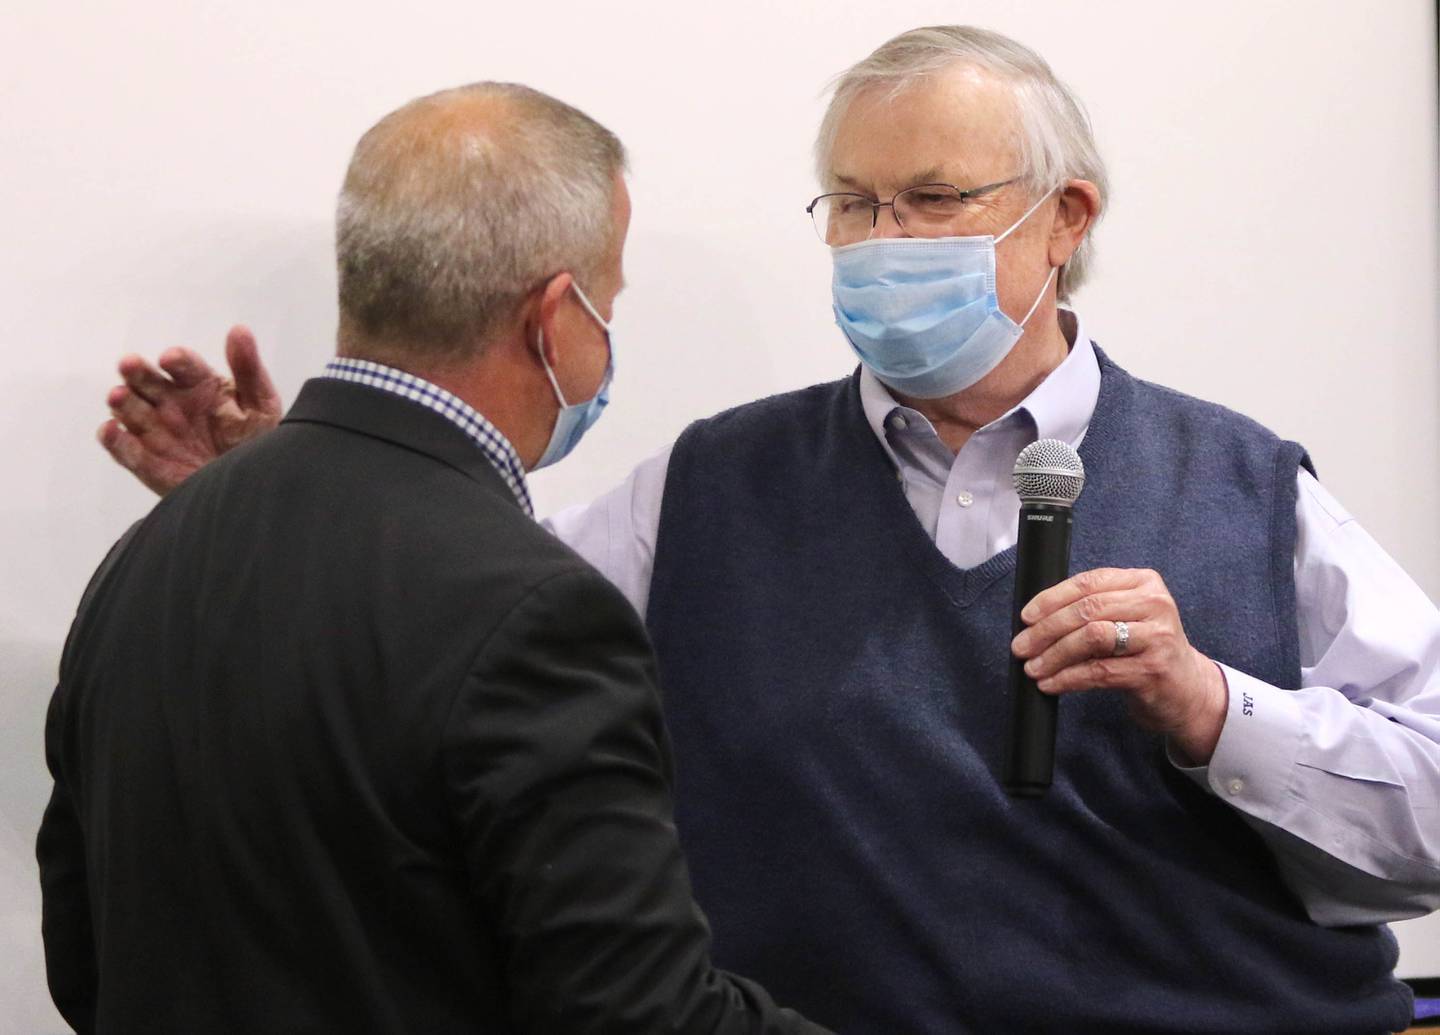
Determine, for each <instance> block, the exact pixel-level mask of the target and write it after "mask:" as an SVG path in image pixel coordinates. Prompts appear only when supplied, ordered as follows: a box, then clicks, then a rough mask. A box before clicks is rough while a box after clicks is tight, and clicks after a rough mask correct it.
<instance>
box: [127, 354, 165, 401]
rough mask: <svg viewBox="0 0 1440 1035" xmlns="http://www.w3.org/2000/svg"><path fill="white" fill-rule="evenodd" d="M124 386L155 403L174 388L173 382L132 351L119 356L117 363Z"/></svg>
mask: <svg viewBox="0 0 1440 1035" xmlns="http://www.w3.org/2000/svg"><path fill="white" fill-rule="evenodd" d="M118 369H119V371H120V376H121V377H122V378H123V379H124V381H125V384H126V386H127V387H128V388H129V389H130V390H131V391H132V392H134V393H135V394H136V395H138V396H140V398H142V399H144V400H145V401H147V402H151V403H156V402H159V401H160V400H161V399H163V398H164V397H165V396H166V395H167V394H169V393H170V392H172V391H174V390H175V383H174V382H173V381H171V380H170V379H169V378H168V377H166V376H165V375H164V374H162V373H160V371H159V370H156V369H155V367H153V366H151V365H150V363H149V362H148V361H147V360H146V359H145V358H144V357H142V356H137V355H135V354H134V353H133V352H132V353H130V354H129V355H125V356H121V357H120V363H119V364H118Z"/></svg>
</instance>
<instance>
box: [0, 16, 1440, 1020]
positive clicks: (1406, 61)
mask: <svg viewBox="0 0 1440 1035" xmlns="http://www.w3.org/2000/svg"><path fill="white" fill-rule="evenodd" d="M957 20H965V21H970V22H974V23H976V24H981V25H987V26H990V27H992V28H996V29H999V30H1001V31H1004V32H1007V33H1010V34H1012V35H1014V36H1016V37H1018V38H1019V39H1021V40H1023V41H1025V42H1027V43H1029V44H1031V45H1032V46H1034V47H1036V48H1037V49H1039V50H1040V51H1041V52H1042V53H1043V54H1045V55H1047V56H1048V58H1049V59H1050V61H1051V62H1052V64H1053V65H1054V66H1055V67H1056V69H1057V71H1058V72H1059V74H1060V75H1061V76H1062V77H1063V78H1065V79H1066V80H1068V81H1069V82H1070V83H1071V84H1072V85H1073V86H1074V87H1075V88H1076V89H1077V91H1078V92H1079V94H1080V95H1081V96H1082V97H1083V98H1084V99H1085V101H1086V103H1087V105H1088V106H1089V108H1090V111H1091V114H1092V116H1093V118H1094V122H1095V126H1096V130H1097V133H1098V136H1099V139H1100V142H1101V145H1102V149H1103V151H1104V152H1105V154H1106V155H1107V157H1108V160H1109V162H1110V164H1111V169H1112V172H1113V178H1114V186H1115V193H1114V205H1113V208H1112V211H1111V212H1110V214H1109V215H1108V217H1107V218H1106V220H1105V221H1104V223H1103V224H1102V226H1101V228H1100V231H1099V234H1100V237H1099V249H1100V258H1099V263H1100V264H1099V269H1098V275H1097V277H1096V280H1095V281H1094V283H1093V285H1092V286H1091V287H1090V288H1088V289H1087V290H1086V291H1085V293H1084V294H1083V295H1082V296H1081V297H1080V298H1079V300H1078V304H1079V308H1080V309H1081V310H1082V312H1083V313H1084V314H1085V318H1086V320H1087V326H1088V327H1089V329H1090V331H1091V333H1092V334H1093V335H1094V336H1095V337H1096V338H1097V339H1098V340H1099V341H1100V342H1101V343H1102V344H1103V345H1104V346H1105V347H1106V348H1107V349H1108V350H1109V351H1110V352H1111V354H1112V355H1114V356H1115V357H1116V358H1118V359H1119V360H1120V361H1121V362H1122V363H1124V364H1126V365H1128V366H1129V367H1130V368H1131V369H1132V370H1134V371H1136V372H1138V373H1140V374H1141V375H1143V376H1147V377H1151V378H1154V379H1156V380H1159V381H1162V382H1165V383H1168V384H1171V385H1173V386H1175V387H1177V388H1180V389H1183V390H1186V391H1189V392H1192V393H1195V394H1198V395H1202V396H1207V397H1210V398H1213V399H1217V400H1219V401H1222V402H1225V403H1227V404H1229V405H1231V406H1233V407H1236V408H1238V409H1240V410H1242V411H1245V412H1246V413H1249V414H1251V415H1253V416H1255V417H1257V418H1259V419H1260V420H1262V421H1264V422H1266V423H1268V424H1269V425H1271V426H1272V427H1274V428H1275V429H1277V430H1278V431H1280V432H1282V433H1283V434H1286V435H1289V436H1292V437H1295V438H1298V439H1300V440H1301V441H1303V442H1304V443H1306V444H1307V445H1308V446H1309V447H1310V449H1311V451H1312V454H1313V455H1314V457H1315V460H1316V462H1317V464H1318V466H1319V470H1320V473H1321V475H1322V477H1323V478H1324V479H1325V480H1326V482H1327V484H1328V485H1329V486H1330V487H1331V489H1332V490H1333V491H1334V492H1335V493H1336V494H1337V495H1338V496H1339V497H1340V499H1341V500H1342V501H1344V502H1345V503H1346V504H1347V505H1348V506H1349V507H1350V508H1351V510H1352V511H1353V512H1354V513H1356V514H1357V516H1359V517H1360V519H1361V520H1362V522H1363V523H1364V524H1365V525H1366V526H1367V527H1368V528H1369V529H1370V530H1371V532H1372V533H1373V534H1374V535H1375V536H1376V537H1377V538H1378V539H1379V540H1380V542H1381V543H1382V544H1384V545H1385V546H1386V547H1387V548H1388V549H1389V550H1390V551H1391V552H1392V553H1393V554H1394V555H1395V556H1396V557H1397V558H1398V559H1399V560H1400V561H1401V563H1402V564H1403V565H1404V566H1405V567H1406V568H1407V569H1408V570H1409V571H1410V572H1411V574H1412V575H1413V576H1414V578H1415V579H1416V580H1417V581H1418V582H1419V583H1420V585H1421V586H1422V587H1424V588H1425V590H1426V591H1427V592H1428V593H1429V594H1430V596H1431V597H1432V599H1435V598H1440V537H1437V536H1436V534H1435V533H1436V529H1437V521H1436V519H1435V515H1436V514H1437V513H1440V337H1437V325H1440V320H1437V297H1436V292H1437V287H1436V286H1437V274H1440V259H1437V203H1436V188H1437V170H1436V70H1435V51H1436V42H1435V41H1436V34H1435V26H1434V7H1433V4H1432V2H1431V0H1384V2H1381V3H1375V4H1367V5H1364V6H1363V10H1362V8H1361V7H1357V5H1355V4H1354V3H1353V2H1350V0H1284V2H1281V0H1211V2H1209V3H1206V4H1199V5H1197V4H1182V3H1154V2H1146V0H1091V2H1088V3H1085V4H1074V3H1061V2H1036V0H1031V2H1028V3H1022V2H1019V0H1011V2H1007V0H971V2H969V3H966V4H955V3H931V2H917V0H890V2H887V3H884V4H875V3H858V2H852V0H790V2H786V3H773V2H772V3H764V4H761V3H727V4H717V5H708V4H707V5H703V6H702V5H688V4H677V3H673V2H670V3H650V4H643V5H641V4H636V5H633V6H627V5H622V4H593V3H552V4H544V5H541V4H533V5H514V6H513V7H510V6H507V7H506V8H505V9H503V10H500V9H497V7H496V5H483V4H476V3H460V2H457V0H434V2H430V3H425V4H407V5H396V4H383V5H382V4H373V3H365V2H357V0H345V2H342V0H322V2H315V3H295V2H293V0H288V2H281V0H251V2H249V3H245V4H222V3H217V2H197V0H189V2H180V0H150V2H149V3H144V4H134V3H126V4H121V3H115V2H103V3H102V2H97V3H89V4H85V5H51V4H38V3H35V4H29V5H26V6H25V7H24V8H21V9H18V10H17V9H16V8H14V7H12V8H10V9H9V10H8V12H7V13H6V14H5V15H4V16H3V17H0V156H3V157H0V163H3V166H0V167H3V190H0V228H3V230H0V241H3V243H0V313H3V317H4V323H3V332H0V333H3V339H0V340H3V343H4V344H3V348H4V353H3V356H4V361H3V363H0V399H3V400H4V405H3V406H0V442H3V443H4V448H3V453H0V456H3V460H0V462H3V465H4V466H3V479H0V484H3V485H4V486H5V489H6V491H5V492H4V494H3V495H0V551H3V552H0V565H3V568H0V572H3V577H0V719H3V723H0V961H3V962H0V1031H5V1032H37V1031H58V1030H61V1024H60V1021H59V1019H58V1017H56V1016H55V1014H54V1013H53V1010H52V1009H51V1007H50V1005H49V1001H48V997H47V995H46V992H45V990H44V980H43V968H42V964H41V956H40V944H39V935H38V913H39V894H38V889H37V883H36V874H35V866H34V862H33V839H34V834H35V830H36V827H37V824H38V822H39V817H40V812H41V810H42V808H43V804H44V800H45V797H46V795H47V794H48V777H47V775H46V773H45V771H44V766H43V760H42V754H41V728H42V721H43V715H44V709H45V705H46V702H47V700H48V696H49V692H50V687H51V683H52V679H53V673H54V667H55V663H56V659H57V657H58V654H59V650H60V645H61V643H62V640H63V638H64V635H65V632H66V629H67V627H68V624H69V621H70V617H71V615H72V614H73V609H74V606H75V604H76V602H77V600H78V599H79V595H80V591H81V589H82V587H83V585H84V583H85V581H86V579H87V577H88V576H89V574H90V572H91V571H92V570H93V568H94V567H95V565H96V564H97V563H98V562H99V560H100V558H101V556H102V555H103V553H104V551H105V549H106V548H107V546H108V545H109V544H110V542H111V541H112V540H113V539H115V538H116V537H117V536H118V535H119V534H120V532H121V531H122V530H123V529H124V528H125V527H126V526H127V525H128V524H129V523H130V522H131V521H132V520H134V519H135V518H136V517H138V516H140V515H141V514H143V513H144V512H145V510H146V509H147V507H148V506H149V504H150V498H149V497H148V496H147V494H146V493H145V492H144V491H143V490H142V489H140V488H139V487H138V486H137V485H136V484H135V483H133V482H132V481H131V480H130V478H129V476H128V475H125V474H124V473H123V472H121V471H120V470H119V469H117V468H115V467H113V466H112V465H111V463H110V461H109V460H108V458H107V457H105V456H104V454H103V453H102V452H101V451H100V449H99V448H98V447H97V446H96V445H95V443H94V440H93V437H92V436H93V432H94V429H95V427H96V426H97V425H98V424H99V423H100V421H101V420H102V419H103V418H104V416H105V411H104V404H103V397H104V393H105V390H106V388H107V387H108V386H109V385H110V384H112V383H113V380H114V377H113V374H112V372H111V370H112V366H113V360H114V359H115V357H116V356H118V355H119V354H120V353H121V352H123V351H127V350H136V351H140V352H144V353H147V354H150V355H153V354H155V353H156V352H158V351H159V350H160V349H162V348H163V347H165V346H168V345H171V344H177V343H187V344H192V345H197V346H200V347H203V348H205V349H206V350H207V351H208V352H210V353H211V354H212V355H214V354H217V353H218V351H219V348H220V343H221V341H222V340H223V335H224V333H225V329H226V328H227V327H228V326H229V324H230V323H231V322H234V321H238V320H244V321H248V322H250V323H251V324H252V326H253V327H254V328H255V329H256V331H257V333H258V335H259V337H260V341H261V346H262V349H263V350H264V352H265V354H266V356H267V357H268V358H269V360H270V361H271V363H272V364H273V367H274V369H275V370H276V372H277V374H278V380H279V383H280V386H281V388H282V389H283V390H284V392H285V395H286V397H287V398H289V397H292V396H293V394H294V392H295V390H296V388H297V387H298V386H299V384H300V382H301V381H302V380H303V379H304V378H305V377H306V376H307V375H308V374H310V373H311V372H313V371H315V370H316V369H318V368H319V367H320V365H321V364H322V363H323V362H324V361H325V359H326V358H327V357H328V355H329V353H330V342H331V339H332V334H333V328H334V318H333V302H332V294H333V273H332V271H331V267H330V260H329V249H330V218H331V204H332V198H333V196H334V193H335V191H336V189H337V187H338V185H339V181H340V177H341V173H342V171H343V169H344V165H345V162H346V160H347V158H348V155H349V151H350V148H351V146H352V145H353V143H354V141H355V139H356V138H357V137H358V136H359V134H360V133H361V132H362V131H363V130H364V129H365V128H366V127H367V126H368V125H369V124H370V123H371V122H373V121H374V120H375V119H376V118H377V117H378V116H380V115H381V114H383V113H384V112H386V111H388V110H390V109H391V108H393V107H395V106H397V105H398V104H399V103H401V102H402V101H404V100H406V99H408V98H410V97H412V96H415V95H418V94H421V93H427V92H430V91H432V90H434V89H438V88H440V87H444V86H450V85H455V84H458V83H462V82H468V81H472V80H475V79H481V78H490V79H515V80H520V81H523V82H526V83H529V84H531V85H534V86H536V87H539V88H541V89H543V90H546V91H549V92H551V93H554V94H556V95H558V96H560V97H562V98H564V99H566V100H569V101H571V102H573V103H575V104H577V105H579V106H581V107H583V108H584V109H586V110H587V111H588V112H590V113H591V114H592V115H594V116H595V117H597V118H599V119H600V120H601V121H602V122H604V123H606V124H607V125H609V126H610V127H611V128H613V129H614V130H616V131H617V132H618V133H619V134H620V135H621V137H622V138H623V139H624V140H625V141H626V142H627V144H628V145H629V147H630V149H631V152H632V157H633V164H634V176H633V179H632V192H633V196H634V199H635V216H634V224H633V227H632V230H631V236H630V240H631V244H630V248H629V253H628V273H629V279H630V284H631V289H630V291H629V292H628V293H627V294H626V295H625V297H624V299H623V300H622V303H621V306H620V310H619V317H618V319H617V321H616V330H617V337H616V340H617V344H618V353H619V379H618V383H617V387H616V392H615V399H616V401H615V405H614V406H612V407H611V409H610V411H609V412H608V414H607V416H606V419H605V421H603V422H602V423H601V424H600V425H599V427H598V429H597V430H596V431H595V432H594V434H593V435H591V436H590V437H589V438H587V439H586V442H585V445H584V446H583V447H582V448H581V449H580V450H579V451H578V452H577V454H576V455H575V457H574V458H573V459H572V460H570V461H569V462H568V463H566V464H565V465H563V466H562V467H561V468H560V469H559V470H556V471H553V472H546V473H545V474H543V475H541V476H540V477H539V478H537V479H536V483H535V490H536V496H537V498H538V500H539V502H540V504H541V506H542V508H544V509H553V508H554V507H555V506H558V505H560V504H562V503H568V502H575V501H581V500H584V499H587V498H589V497H590V496H591V495H593V494H596V493H598V492H599V491H601V490H603V489H605V488H608V487H609V486H610V485H611V484H612V483H614V482H616V481H617V480H618V479H619V478H621V477H622V476H623V475H624V473H625V472H626V471H627V470H628V468H629V467H630V466H631V465H632V464H633V463H634V462H635V461H637V460H639V459H640V458H641V457H643V456H644V455H646V454H648V453H649V452H651V451H652V450H654V449H656V448H658V447H660V446H661V445H663V444H664V443H665V442H666V441H667V440H669V439H670V438H671V437H672V436H674V435H675V434H676V433H677V432H678V431H679V430H680V429H681V428H682V427H683V426H684V425H685V424H686V423H687V422H688V421H689V420H691V419H692V418H694V417H697V416H701V415H703V414H706V413H709V412H712V411H714V410H716V409H719V408H721V407H724V406H728V405H731V404H734V403H738V402H741V401H744V400H747V399H751V398H755V397H758V396H761V395H764V394H769V393H772V392H775V391H780V390H784V389H788V388H792V387H796V386H799V385H803V384H808V383H811V382H814V381H817V380H822V379H829V378H832V377H836V376H839V375H840V374H842V373H844V372H845V371H846V370H848V369H849V367H850V365H851V359H850V356H849V354H848V352H847V351H846V350H845V348H844V347H843V344H842V342H841V339H840V337H839V335H838V332H837V331H836V330H835V329H834V328H833V326H832V325H831V323H830V320H829V312H828V306H829V302H828V287H827V275H828V259H827V256H826V255H825V253H824V251H823V249H822V248H821V247H820V246H819V245H818V244H817V242H816V241H815V240H814V239H813V238H812V236H811V231H810V228H809V226H808V225H807V223H806V219H805V215H804V213H803V211H802V207H803V205H804V203H805V202H806V201H807V200H808V199H809V198H810V196H811V195H812V194H813V193H814V190H813V189H812V181H811V176H810V163H809V143H810V137H811V133H812V131H813V129H814V127H815V125H816V122H817V119H818V116H819V112H820V101H819V91H820V87H821V85H822V84H823V83H824V81H825V80H826V79H827V78H828V77H829V76H830V75H832V74H833V73H835V72H836V71H838V70H840V69H841V68H842V67H844V66H845V65H847V64H849V63H850V62H852V61H854V60H856V59H858V58H859V57H861V56H863V55H864V54H865V53H867V52H868V51H869V50H870V49H871V48H873V47H874V46H875V45H877V44H879V43H880V42H881V41H883V40H884V39H886V38H888V37H889V36H891V35H893V34H895V33H896V32H899V31H901V30H904V29H906V28H910V27H913V26H916V25H924V24H935V23H942V22H951V21H957ZM1400 933H1401V937H1402V941H1403V945H1404V949H1403V956H1402V961H1401V972H1402V973H1405V974H1411V975H1420V974H1429V975H1435V974H1440V923H1437V919H1436V918H1432V919H1431V920H1430V921H1425V922H1420V923H1416V924H1410V925H1405V926H1402V928H1401V931H1400Z"/></svg>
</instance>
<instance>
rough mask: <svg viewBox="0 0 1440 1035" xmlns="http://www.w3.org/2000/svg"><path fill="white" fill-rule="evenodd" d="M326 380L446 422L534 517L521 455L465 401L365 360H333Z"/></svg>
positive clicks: (418, 378) (422, 379) (497, 429)
mask: <svg viewBox="0 0 1440 1035" xmlns="http://www.w3.org/2000/svg"><path fill="white" fill-rule="evenodd" d="M325 376H326V377H333V378H335V379H336V380H339V381H353V382H354V383H356V384H362V385H369V386H370V387H371V388H379V389H380V390H381V391H385V392H390V393H391V394H393V395H398V396H400V397H401V398H402V399H409V400H410V401H412V402H417V403H419V404H420V405H421V406H424V407H425V408H426V409H429V410H434V411H435V412H436V413H438V414H440V415H441V416H442V417H444V418H446V419H447V420H449V421H450V422H451V423H452V424H454V425H455V426H456V427H457V428H459V429H460V430H461V431H463V432H465V434H467V435H469V436H470V439H471V441H473V442H474V443H475V444H476V445H477V446H479V447H480V448H481V450H482V451H484V453H485V457H486V459H488V460H489V461H490V464H491V466H493V467H494V468H495V470H496V471H498V472H500V477H501V478H504V479H505V484H506V485H508V486H510V491H511V492H513V493H514V494H515V498H516V499H517V500H519V501H520V506H521V508H522V509H524V511H525V513H526V514H528V515H529V516H530V517H532V518H533V517H534V516H535V508H534V506H533V505H531V503H530V490H529V489H528V488H526V486H525V465H524V464H522V463H521V462H520V455H519V454H518V453H516V452H515V447H514V446H512V445H511V444H510V440H509V439H507V438H506V437H505V436H504V435H502V434H501V433H500V429H499V428H497V427H495V425H493V424H491V423H490V422H489V421H488V420H486V419H485V417H484V416H483V415H482V414H481V413H480V411H479V410H477V409H475V407H473V406H471V405H470V404H469V403H467V402H465V400H463V399H461V398H460V397H459V396H456V395H454V394H452V393H450V392H447V391H445V389H443V388H441V387H440V386H438V385H432V384H431V383H430V382H429V381H426V380H425V379H424V378H421V377H416V376H415V375H414V374H407V373H406V372H405V371H403V370H396V369H395V368H394V367H387V366H385V365H384V364H382V363H372V362H370V361H369V360H368V359H346V358H344V357H336V358H335V359H332V360H331V361H330V362H329V363H327V364H326V365H325Z"/></svg>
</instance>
